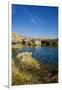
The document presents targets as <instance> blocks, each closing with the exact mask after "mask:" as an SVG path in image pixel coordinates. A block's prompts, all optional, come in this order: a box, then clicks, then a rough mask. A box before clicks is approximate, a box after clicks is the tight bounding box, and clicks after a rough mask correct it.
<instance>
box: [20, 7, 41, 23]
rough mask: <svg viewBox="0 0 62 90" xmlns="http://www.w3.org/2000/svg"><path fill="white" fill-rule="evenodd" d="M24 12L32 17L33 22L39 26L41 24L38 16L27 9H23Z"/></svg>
mask: <svg viewBox="0 0 62 90" xmlns="http://www.w3.org/2000/svg"><path fill="white" fill-rule="evenodd" d="M22 8H23V10H25V12H26V13H27V14H28V15H29V16H30V17H31V22H32V23H34V24H38V23H39V22H40V20H39V18H38V16H34V15H33V14H32V13H31V12H30V11H29V10H28V9H27V8H25V7H22Z"/></svg>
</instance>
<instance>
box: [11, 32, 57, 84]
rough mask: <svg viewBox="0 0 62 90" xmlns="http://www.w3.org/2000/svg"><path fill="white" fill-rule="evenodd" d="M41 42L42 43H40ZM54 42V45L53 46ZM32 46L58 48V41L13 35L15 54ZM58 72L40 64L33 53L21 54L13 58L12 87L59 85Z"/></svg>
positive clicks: (53, 68)
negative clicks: (42, 84) (43, 84)
mask: <svg viewBox="0 0 62 90" xmlns="http://www.w3.org/2000/svg"><path fill="white" fill-rule="evenodd" d="M40 42H41V43H40ZM51 42H52V44H51ZM27 45H30V46H33V47H35V46H39V45H40V46H42V45H48V46H54V47H56V46H57V39H54V40H49V39H38V38H37V39H34V38H30V37H29V38H28V37H23V36H19V35H18V34H16V33H12V50H14V52H15V51H16V49H18V48H22V47H25V46H27ZM12 54H13V52H12ZM57 82H58V70H57V69H56V68H55V67H50V66H48V65H45V64H43V63H40V62H39V61H38V60H36V59H35V58H34V57H33V56H32V52H28V51H26V52H20V53H17V54H14V56H12V85H26V84H41V83H57Z"/></svg>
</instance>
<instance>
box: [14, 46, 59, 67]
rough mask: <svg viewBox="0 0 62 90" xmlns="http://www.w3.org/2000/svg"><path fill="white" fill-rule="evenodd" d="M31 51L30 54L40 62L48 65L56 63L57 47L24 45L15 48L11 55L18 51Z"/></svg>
mask: <svg viewBox="0 0 62 90" xmlns="http://www.w3.org/2000/svg"><path fill="white" fill-rule="evenodd" d="M26 51H28V52H32V56H33V57H34V58H36V59H37V60H39V61H40V62H42V63H44V64H48V65H54V66H57V65H58V48H56V47H47V46H43V47H24V48H22V49H17V50H16V51H15V53H14V52H13V55H14V56H15V55H16V54H17V53H20V52H26Z"/></svg>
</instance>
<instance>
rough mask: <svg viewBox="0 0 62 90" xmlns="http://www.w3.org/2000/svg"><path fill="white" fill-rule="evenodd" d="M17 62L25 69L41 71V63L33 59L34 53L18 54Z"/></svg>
mask: <svg viewBox="0 0 62 90" xmlns="http://www.w3.org/2000/svg"><path fill="white" fill-rule="evenodd" d="M16 61H17V64H19V66H21V67H22V68H25V69H31V70H32V69H40V65H39V63H38V62H37V61H36V60H35V58H33V57H32V52H22V53H18V54H17V56H16Z"/></svg>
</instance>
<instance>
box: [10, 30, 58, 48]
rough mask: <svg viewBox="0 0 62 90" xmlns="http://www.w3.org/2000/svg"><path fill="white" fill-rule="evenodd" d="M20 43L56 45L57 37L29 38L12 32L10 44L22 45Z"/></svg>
mask: <svg viewBox="0 0 62 90" xmlns="http://www.w3.org/2000/svg"><path fill="white" fill-rule="evenodd" d="M22 45H25V46H27V45H30V46H52V47H57V46H58V39H49V38H31V37H26V36H21V35H18V34H17V33H15V32H13V33H12V46H13V47H14V48H18V47H20V48H21V47H22Z"/></svg>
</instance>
